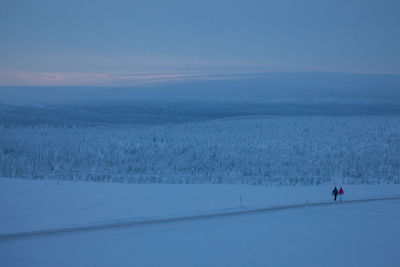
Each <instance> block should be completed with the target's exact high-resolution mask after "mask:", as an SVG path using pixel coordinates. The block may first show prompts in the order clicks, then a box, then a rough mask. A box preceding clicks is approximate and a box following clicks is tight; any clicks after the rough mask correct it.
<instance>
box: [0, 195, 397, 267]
mask: <svg viewBox="0 0 400 267" xmlns="http://www.w3.org/2000/svg"><path fill="white" fill-rule="evenodd" d="M399 208H400V201H385V202H374V203H362V204H351V205H340V204H338V205H334V206H329V207H313V208H304V209H297V210H285V211H275V212H272V213H262V214H253V215H248V216H238V217H229V218H219V219H210V220H201V221H191V222H184V223H171V224H161V225H151V226H150V225H149V226H140V227H127V228H116V229H110V230H105V231H93V232H82V233H74V234H64V235H55V236H45V237H40V238H28V239H16V240H1V241H0V265H1V266H174V267H177V266H309V267H310V266H311V267H312V266H328V267H329V266H342V267H346V266H363V267H369V266H386V267H391V266H398V248H399V246H400V232H399V231H398V225H399V223H400V214H399V213H398V210H399Z"/></svg>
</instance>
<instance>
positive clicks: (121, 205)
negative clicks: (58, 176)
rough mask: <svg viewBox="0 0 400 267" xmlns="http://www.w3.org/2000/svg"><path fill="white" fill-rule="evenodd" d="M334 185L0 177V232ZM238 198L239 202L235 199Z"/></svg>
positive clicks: (366, 190)
mask: <svg viewBox="0 0 400 267" xmlns="http://www.w3.org/2000/svg"><path fill="white" fill-rule="evenodd" d="M332 189H333V187H332V186H330V185H329V186H328V185H321V186H296V187H284V186H282V187H278V186H270V187H267V186H250V185H207V184H200V185H187V184H185V185H178V184H120V183H95V182H68V181H59V182H57V181H49V180H25V179H8V178H2V179H0V210H1V216H0V234H5V233H15V232H29V231H36V230H44V229H56V228H61V227H74V226H82V225H94V224H105V223H112V222H123V221H133V220H138V221H139V220H145V219H146V220H149V219H159V218H170V217H180V216H188V215H198V214H209V213H218V212H226V211H233V210H243V209H253V208H261V207H273V206H279V205H288V204H299V203H300V204H301V203H306V202H309V203H316V202H326V201H330V200H331V199H332V197H331V191H332ZM344 191H345V197H344V199H345V200H346V199H347V200H351V199H363V198H374V197H388V196H399V195H400V186H399V185H380V186H373V185H352V186H350V185H347V186H345V187H344ZM240 199H242V202H240Z"/></svg>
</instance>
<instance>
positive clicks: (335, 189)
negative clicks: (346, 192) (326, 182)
mask: <svg viewBox="0 0 400 267" xmlns="http://www.w3.org/2000/svg"><path fill="white" fill-rule="evenodd" d="M337 194H338V190H337V188H336V186H335V188H334V189H333V191H332V195H333V196H334V197H335V198H334V200H335V201H336V197H337Z"/></svg>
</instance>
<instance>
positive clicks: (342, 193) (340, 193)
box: [339, 187, 344, 201]
mask: <svg viewBox="0 0 400 267" xmlns="http://www.w3.org/2000/svg"><path fill="white" fill-rule="evenodd" d="M343 195H344V191H343V188H342V187H340V189H339V200H340V201H342V200H343Z"/></svg>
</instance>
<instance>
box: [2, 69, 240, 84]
mask: <svg viewBox="0 0 400 267" xmlns="http://www.w3.org/2000/svg"><path fill="white" fill-rule="evenodd" d="M244 75H246V74H232V73H206V72H176V73H149V72H147V73H145V72H142V73H140V72H137V73H129V74H126V73H125V74H121V73H73V72H0V86H119V85H122V86H135V85H146V84H147V85H151V84H159V83H167V82H180V81H206V80H232V79H237V78H241V77H244Z"/></svg>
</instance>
